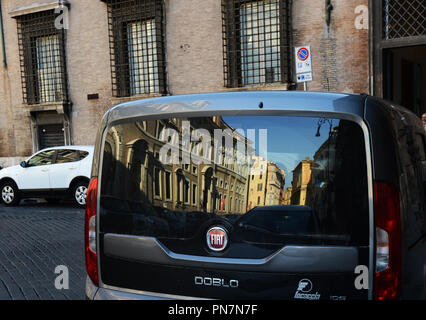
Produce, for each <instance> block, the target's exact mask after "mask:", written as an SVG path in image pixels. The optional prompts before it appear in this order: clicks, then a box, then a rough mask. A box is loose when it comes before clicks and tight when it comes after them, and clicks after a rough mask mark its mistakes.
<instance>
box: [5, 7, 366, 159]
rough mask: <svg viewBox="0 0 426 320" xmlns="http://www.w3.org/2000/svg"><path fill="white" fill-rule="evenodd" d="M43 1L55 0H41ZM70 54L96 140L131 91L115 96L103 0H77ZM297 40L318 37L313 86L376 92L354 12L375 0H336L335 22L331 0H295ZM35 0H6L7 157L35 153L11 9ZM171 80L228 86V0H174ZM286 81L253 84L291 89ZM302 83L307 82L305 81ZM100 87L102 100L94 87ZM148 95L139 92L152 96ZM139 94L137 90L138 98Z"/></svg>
mask: <svg viewBox="0 0 426 320" xmlns="http://www.w3.org/2000/svg"><path fill="white" fill-rule="evenodd" d="M38 2H40V3H42V2H46V3H49V2H51V1H50V0H40V1H38ZM69 2H70V3H71V9H70V16H69V17H70V29H69V30H68V32H67V43H66V57H67V68H68V80H69V93H70V98H71V101H72V103H73V109H72V113H71V123H72V138H73V143H74V144H92V143H94V141H95V134H96V132H97V129H98V126H99V122H100V119H101V117H102V115H103V114H104V112H105V111H106V110H107V109H108V108H110V107H111V106H113V105H115V104H118V103H120V102H123V101H127V100H128V99H123V98H122V99H118V98H113V97H112V90H111V73H110V56H109V40H108V36H109V35H108V25H107V12H106V5H105V3H103V2H101V1H100V0H91V1H87V0H69ZM293 2H294V4H293V29H294V32H293V38H294V39H293V40H294V45H295V46H298V45H311V48H312V54H313V67H314V81H313V82H312V83H309V84H308V89H309V90H317V91H327V90H330V91H344V92H368V78H369V76H368V31H367V30H357V29H356V28H355V25H354V22H355V18H356V14H355V12H354V10H355V8H356V7H357V6H358V5H366V4H367V2H368V0H355V1H353V0H339V1H337V0H333V1H332V2H333V5H334V10H333V12H332V19H331V25H330V27H329V28H328V27H327V26H326V24H325V18H324V7H325V6H324V1H318V0H315V1H314V0H293ZM33 3H34V1H33V0H4V1H2V5H3V18H4V29H5V42H6V50H7V59H8V68H7V69H5V68H3V67H2V66H0V101H1V102H2V103H1V104H0V114H1V117H0V157H1V156H2V157H15V156H17V157H21V156H28V155H29V154H31V153H32V151H33V150H32V139H31V119H30V117H29V109H28V108H27V107H25V106H24V105H23V103H22V100H23V99H22V88H21V75H20V72H21V71H20V64H19V54H18V45H17V26H16V21H15V19H13V18H11V17H10V15H9V12H10V11H11V10H13V9H15V8H17V7H20V6H24V5H28V4H33ZM166 17H167V26H166V41H167V47H166V50H167V57H166V59H167V72H168V88H169V91H170V93H171V94H185V93H198V92H215V91H227V90H229V89H226V88H225V87H224V80H223V54H222V15H221V1H220V0H204V1H203V2H202V4H200V2H199V1H196V0H179V1H175V0H166ZM286 87H287V86H286V85H285V84H275V85H268V86H267V87H266V86H258V87H254V88H253V89H286ZM300 88H301V86H299V89H300ZM93 93H98V94H99V99H98V100H88V99H87V95H88V94H93ZM144 97H146V96H141V97H139V98H144ZM132 99H134V98H132Z"/></svg>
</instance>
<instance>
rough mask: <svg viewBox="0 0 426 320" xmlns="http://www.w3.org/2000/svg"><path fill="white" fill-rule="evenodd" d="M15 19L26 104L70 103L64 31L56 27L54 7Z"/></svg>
mask: <svg viewBox="0 0 426 320" xmlns="http://www.w3.org/2000/svg"><path fill="white" fill-rule="evenodd" d="M16 19H17V23H18V43H19V56H20V63H21V79H22V92H23V97H24V103H26V104H43V103H67V102H68V92H67V77H66V71H65V70H66V66H65V30H64V29H57V28H56V27H55V19H56V14H55V12H54V10H47V11H42V12H37V13H32V14H27V15H23V16H19V17H17V18H16Z"/></svg>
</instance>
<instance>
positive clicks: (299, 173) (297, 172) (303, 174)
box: [291, 157, 313, 206]
mask: <svg viewBox="0 0 426 320" xmlns="http://www.w3.org/2000/svg"><path fill="white" fill-rule="evenodd" d="M312 163H313V161H312V160H310V159H309V157H307V158H306V160H302V161H301V162H300V163H299V164H298V165H297V167H296V168H295V169H294V171H293V183H292V184H293V186H292V195H291V204H292V205H300V206H304V205H305V204H306V192H307V189H308V184H309V182H310V181H311V166H312Z"/></svg>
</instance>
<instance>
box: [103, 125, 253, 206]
mask: <svg viewBox="0 0 426 320" xmlns="http://www.w3.org/2000/svg"><path fill="white" fill-rule="evenodd" d="M184 121H189V122H190V127H191V130H196V129H199V128H203V129H206V130H208V131H209V132H210V133H211V135H212V137H214V130H215V129H221V130H226V129H231V130H230V132H233V130H232V128H230V127H229V126H227V125H226V123H224V121H223V120H222V118H221V117H215V118H202V119H198V118H197V119H172V120H161V121H160V120H156V121H144V122H140V123H131V124H125V125H119V126H116V127H114V128H112V129H111V130H110V132H109V133H108V136H107V141H108V143H109V145H110V146H111V147H110V148H109V149H111V151H110V152H111V153H114V152H112V150H117V151H115V155H114V158H115V159H116V160H119V161H117V162H116V163H125V164H126V167H124V166H123V168H120V167H119V166H117V167H115V168H114V166H113V165H111V166H112V167H113V168H114V169H112V171H115V172H111V175H113V176H114V177H115V179H117V181H119V180H120V179H121V180H124V183H123V184H122V185H121V186H123V185H125V186H126V187H125V188H123V187H120V184H117V185H114V186H112V187H111V188H112V189H114V190H111V191H109V192H110V193H111V194H117V195H120V197H123V198H125V199H129V201H130V200H131V201H136V202H147V203H150V204H151V205H152V206H154V207H157V208H167V209H169V210H183V211H203V212H204V211H207V212H215V213H217V214H229V213H244V212H245V210H246V208H247V177H248V166H249V165H248V163H236V162H232V161H231V163H228V164H227V165H225V163H224V161H222V162H220V163H215V162H214V161H213V159H211V160H212V161H211V162H210V163H204V162H201V163H195V162H190V163H184V161H183V159H185V157H187V156H188V154H189V155H190V156H191V159H192V160H193V159H194V158H193V156H194V153H193V151H194V149H196V148H199V144H197V143H192V144H191V143H190V144H188V143H185V142H184V139H183V137H184V132H183V128H182V127H183V126H182V123H183V122H184ZM169 129H172V130H174V131H175V132H177V134H176V136H177V137H173V139H170V137H166V134H164V132H165V130H169ZM191 133H192V132H191ZM118 136H119V138H118ZM172 140H173V141H172ZM213 140H214V139H212V141H211V144H212V146H211V147H212V148H213V147H214V145H215V141H213ZM223 140H224V141H223V145H224V146H225V140H226V138H225V137H223ZM238 141H240V142H241V141H242V142H243V143H244V144H245V147H247V140H246V138H244V137H242V136H239V135H238V134H235V135H234V133H233V134H232V136H231V142H232V144H231V146H233V147H234V148H235V146H236V145H237V142H238ZM171 142H172V144H173V145H175V146H177V148H179V156H178V159H177V160H178V161H176V163H168V162H166V161H164V158H165V155H164V154H162V153H161V151H162V148H163V147H164V145H165V144H166V143H171ZM189 145H191V146H192V149H189V150H187V149H186V146H189ZM223 150H224V149H223ZM203 153H204V150H203ZM224 153H226V154H227V157H228V158H229V159H231V160H233V159H236V158H237V155H236V153H237V148H235V149H232V148H231V149H230V150H224ZM199 154H200V153H199V152H197V155H199ZM206 154H209V155H210V156H211V157H214V156H215V155H214V153H213V152H209V153H206ZM111 156H113V155H111ZM167 156H168V155H167ZM123 159H126V160H124V161H123ZM187 159H188V158H187ZM222 160H224V158H223V159H222ZM115 189H116V190H115Z"/></svg>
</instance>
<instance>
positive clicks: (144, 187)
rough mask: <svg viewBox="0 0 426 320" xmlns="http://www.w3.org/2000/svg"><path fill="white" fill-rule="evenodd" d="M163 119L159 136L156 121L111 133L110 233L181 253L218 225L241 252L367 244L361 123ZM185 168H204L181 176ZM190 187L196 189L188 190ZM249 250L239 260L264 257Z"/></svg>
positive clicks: (107, 167) (105, 195)
mask: <svg viewBox="0 0 426 320" xmlns="http://www.w3.org/2000/svg"><path fill="white" fill-rule="evenodd" d="M162 123H164V124H165V127H164V129H163V131H164V132H163V133H162V134H160V135H159V136H157V135H155V128H156V127H157V126H156V121H155V120H152V121H147V122H146V126H145V127H143V126H142V125H140V124H139V125H138V124H137V123H127V124H120V125H117V126H115V127H113V128H111V129H110V131H109V133H108V134H107V137H106V141H107V143H108V144H109V145H110V146H111V148H105V153H104V160H103V163H104V165H103V168H102V185H101V189H100V196H101V224H100V226H101V229H102V231H101V232H105V233H121V234H129V235H138V236H147V237H156V238H157V239H158V240H159V241H161V242H162V243H163V244H164V245H165V246H166V247H167V248H168V249H170V250H172V251H173V252H179V253H183V254H191V253H194V251H196V249H195V248H197V247H199V246H200V245H199V243H198V242H199V241H198V242H197V240H196V239H198V238H197V237H198V235H199V234H202V232H203V230H204V229H203V228H205V225H206V224H208V223H209V221H214V220H215V219H218V220H219V221H221V223H223V224H225V225H229V229H232V230H233V231H232V232H231V235H230V237H231V238H232V243H233V244H237V243H240V245H242V246H244V245H247V243H252V244H253V243H257V244H259V245H260V246H266V247H265V248H268V246H280V247H282V246H283V245H286V244H290V245H291V244H293V245H298V244H312V245H321V244H324V245H339V246H368V244H369V206H368V184H367V181H368V180H367V166H366V153H365V143H364V133H363V131H362V129H361V127H360V126H359V125H358V124H356V123H354V122H352V121H348V120H342V119H332V118H328V119H324V118H313V117H284V116H282V117H281V116H274V117H272V116H224V117H205V118H186V119H178V121H177V125H176V124H174V125H171V120H168V121H166V120H162ZM143 128H146V129H143ZM160 137H162V138H163V139H162V140H160V139H161V138H160ZM190 148H192V149H190ZM200 149H202V151H203V152H200ZM110 150H116V152H115V154H112V153H111V151H110ZM157 154H158V155H159V156H156V155H157ZM200 154H201V155H205V156H200ZM135 164H137V165H135ZM185 164H188V165H192V166H195V167H197V170H195V171H192V170H189V171H186V170H182V166H183V165H185ZM166 172H168V173H170V174H169V175H166V174H165V173H166ZM271 176H273V177H274V179H271V178H270V177H271ZM223 181H230V182H231V184H233V185H234V188H233V189H232V190H231V189H230V188H225V185H224V184H223V183H220V182H223ZM190 185H196V186H197V188H195V189H194V191H193V192H189V186H190ZM153 186H155V187H153ZM235 190H239V192H236V191H235ZM120 217H121V218H120ZM124 221H127V222H130V221H131V222H132V223H124ZM243 251H244V250H241V251H240V253H239V256H238V257H239V258H256V257H254V256H253V255H254V254H255V253H253V250H246V252H245V251H244V252H243ZM268 252H269V251H268ZM271 252H272V251H271ZM197 254H200V255H205V254H206V253H205V251H203V250H202V249H200V250H199V252H197ZM259 254H263V255H265V254H266V253H265V251H262V253H260V251H259ZM242 255H246V256H242Z"/></svg>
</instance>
